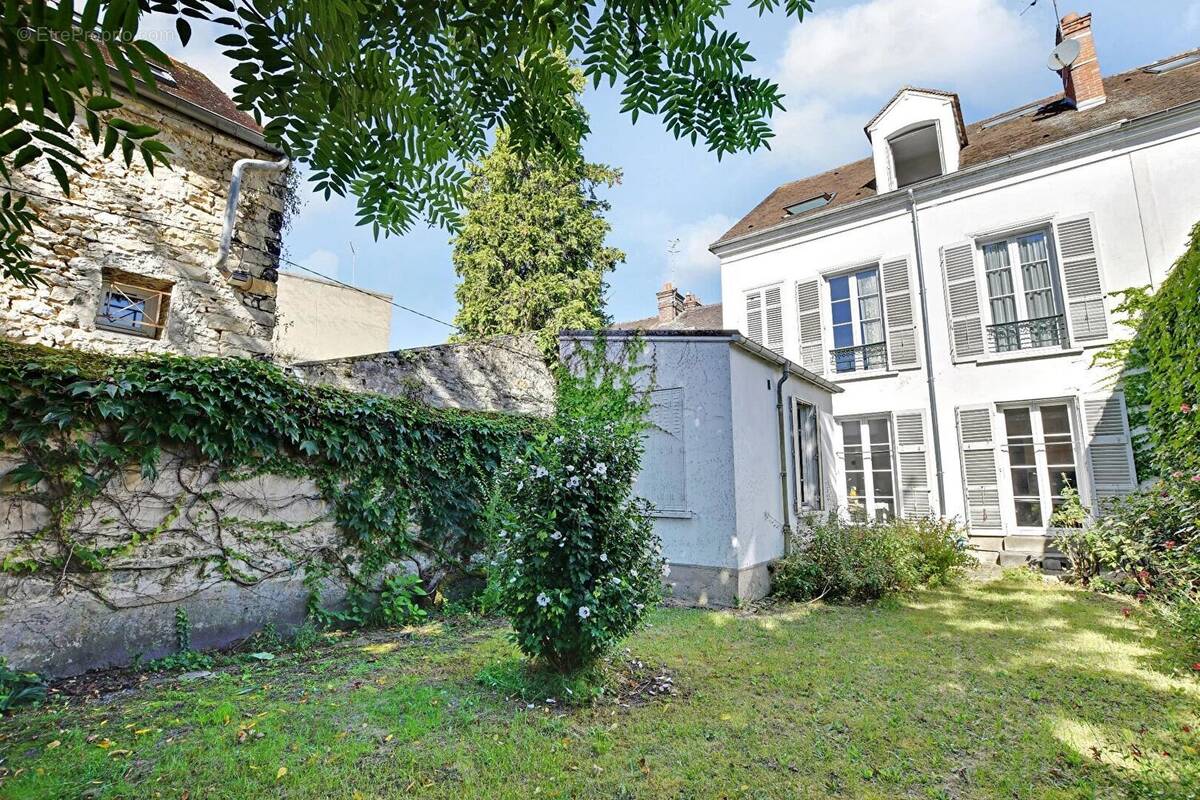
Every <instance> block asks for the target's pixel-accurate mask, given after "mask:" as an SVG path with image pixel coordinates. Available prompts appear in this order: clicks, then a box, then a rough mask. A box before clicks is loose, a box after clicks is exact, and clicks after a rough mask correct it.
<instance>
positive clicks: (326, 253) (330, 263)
mask: <svg viewBox="0 0 1200 800" xmlns="http://www.w3.org/2000/svg"><path fill="white" fill-rule="evenodd" d="M340 261H341V259H340V258H338V254H337V253H335V252H333V251H332V250H326V249H325V248H323V247H319V248H317V249H316V250H313V251H312V252H311V253H309V254H308V255H307V256H305V257H304V258H302V259H300V262H299V263H300V264H301V265H303V266H305V267H308V268H309V269H311V270H314V271H316V272H319V273H321V274H322V275H325V276H327V277H330V278H336V277H337V276H338V264H339V263H340Z"/></svg>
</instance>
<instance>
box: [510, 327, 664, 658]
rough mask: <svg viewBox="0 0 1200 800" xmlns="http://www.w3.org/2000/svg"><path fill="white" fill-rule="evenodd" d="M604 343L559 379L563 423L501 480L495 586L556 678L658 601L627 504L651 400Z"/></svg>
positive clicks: (634, 514)
mask: <svg viewBox="0 0 1200 800" xmlns="http://www.w3.org/2000/svg"><path fill="white" fill-rule="evenodd" d="M636 352H637V348H636V346H635V347H633V348H630V349H626V350H625V351H623V353H622V354H621V356H620V357H618V358H615V359H614V360H612V361H610V360H608V359H607V358H606V351H605V349H604V346H603V342H602V341H601V342H600V343H598V344H597V346H596V347H595V348H593V349H590V350H587V349H585V350H583V351H581V352H580V353H579V354H578V367H579V368H578V371H576V372H572V371H569V370H567V369H566V368H561V369H560V370H559V400H558V411H557V416H556V418H555V420H554V425H553V427H552V429H551V430H548V431H545V432H538V433H536V434H535V435H534V436H532V437H531V438H530V440H529V441H528V443H527V445H526V446H525V448H524V450H523V451H522V452H521V453H520V455H519V456H517V457H516V458H514V459H513V460H512V461H511V462H510V463H509V465H508V466H507V468H506V469H505V471H504V474H503V477H502V485H501V490H500V492H499V494H498V498H499V507H498V508H497V509H496V515H497V524H498V528H499V530H498V532H497V540H498V541H497V550H496V557H495V571H496V574H495V579H496V581H497V583H498V585H499V594H500V606H501V610H502V611H504V612H505V613H506V614H507V616H508V617H509V619H510V621H511V622H512V625H513V629H514V637H515V640H516V643H517V645H518V646H519V647H520V649H521V651H522V652H523V653H524V654H525V655H526V656H528V657H530V658H532V659H535V660H536V661H537V662H539V663H541V664H545V665H548V666H549V667H551V668H553V669H554V670H556V671H559V672H563V673H570V672H574V671H578V670H580V669H581V668H585V667H587V666H588V665H590V664H591V663H592V662H594V661H595V660H596V659H597V658H598V657H600V656H601V655H603V654H604V653H605V652H606V651H607V650H609V649H610V648H611V647H613V646H614V645H615V644H616V643H617V642H619V641H620V640H621V639H623V638H624V637H626V636H627V635H629V634H630V633H631V632H633V631H634V630H635V629H636V628H637V626H638V625H639V623H640V622H641V621H642V620H643V618H644V616H645V614H646V611H647V609H649V608H650V607H652V606H653V605H654V604H655V603H657V602H658V601H659V599H660V595H661V591H662V589H661V574H662V568H663V561H662V557H661V554H660V553H661V547H660V545H659V543H658V540H657V538H656V537H655V536H654V533H653V527H652V525H651V521H650V519H649V517H648V515H647V511H648V508H647V505H646V503H645V502H644V501H642V500H639V499H637V498H634V497H633V495H632V488H633V481H634V478H635V476H636V475H637V472H638V467H639V464H640V462H641V453H642V441H641V432H642V430H643V426H644V424H645V423H644V421H643V420H644V417H645V413H646V411H647V408H648V399H647V394H646V392H645V391H644V390H639V389H638V387H637V386H636V384H635V378H636V374H637V370H636V369H634V368H632V367H630V366H628V364H629V363H631V359H632V358H633V357H634V356H635V355H636Z"/></svg>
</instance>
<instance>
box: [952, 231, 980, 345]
mask: <svg viewBox="0 0 1200 800" xmlns="http://www.w3.org/2000/svg"><path fill="white" fill-rule="evenodd" d="M942 277H943V278H944V279H945V285H946V309H947V314H948V315H949V317H950V354H951V357H952V358H953V359H954V360H955V361H970V360H973V359H975V358H977V357H978V356H981V355H983V347H984V346H983V313H982V312H981V311H980V307H979V285H978V283H977V281H976V279H975V246H974V245H973V244H971V243H970V242H967V243H964V244H958V245H954V246H952V247H943V248H942Z"/></svg>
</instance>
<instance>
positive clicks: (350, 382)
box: [292, 334, 555, 416]
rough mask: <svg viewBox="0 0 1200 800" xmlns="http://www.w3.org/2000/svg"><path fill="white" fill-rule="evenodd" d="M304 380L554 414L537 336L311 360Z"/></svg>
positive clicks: (300, 368) (473, 406) (449, 403)
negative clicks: (327, 359) (326, 359)
mask: <svg viewBox="0 0 1200 800" xmlns="http://www.w3.org/2000/svg"><path fill="white" fill-rule="evenodd" d="M292 369H293V370H294V371H295V372H296V374H297V375H299V376H300V377H301V378H303V379H304V380H306V381H308V382H310V383H315V384H325V385H329V386H338V387H340V388H343V389H350V390H352V391H360V392H362V391H367V392H378V393H380V394H386V395H391V396H393V397H408V398H412V399H414V400H418V401H420V402H423V403H427V404H429V405H432V406H436V407H438V408H462V409H467V410H472V411H507V412H510V413H514V414H533V415H537V416H549V415H550V414H552V413H553V411H554V398H555V388H554V386H555V384H554V376H553V374H552V373H551V372H550V370H549V368H547V366H546V363H545V361H544V360H543V358H542V352H541V349H540V348H539V347H538V344H537V340H536V338H535V336H534V335H533V334H523V335H519V336H497V337H495V338H492V339H489V340H487V341H483V342H469V343H463V344H441V345H435V346H433V347H416V348H412V349H410V350H396V351H393V352H387V353H375V354H373V355H365V356H355V357H352V358H339V359H333V360H330V361H310V362H306V363H301V364H296V365H294V366H293V367H292Z"/></svg>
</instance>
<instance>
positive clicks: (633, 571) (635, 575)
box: [629, 569, 637, 578]
mask: <svg viewBox="0 0 1200 800" xmlns="http://www.w3.org/2000/svg"><path fill="white" fill-rule="evenodd" d="M629 574H630V575H632V576H633V577H635V578H636V577H637V570H636V569H631V570H629Z"/></svg>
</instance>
